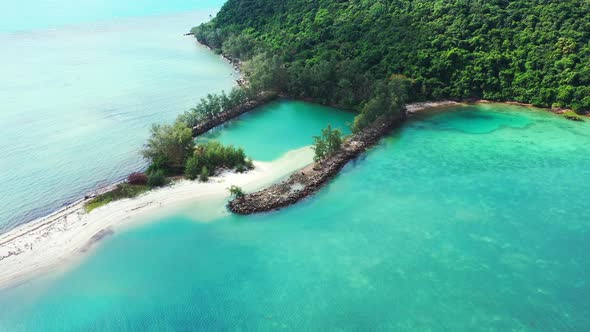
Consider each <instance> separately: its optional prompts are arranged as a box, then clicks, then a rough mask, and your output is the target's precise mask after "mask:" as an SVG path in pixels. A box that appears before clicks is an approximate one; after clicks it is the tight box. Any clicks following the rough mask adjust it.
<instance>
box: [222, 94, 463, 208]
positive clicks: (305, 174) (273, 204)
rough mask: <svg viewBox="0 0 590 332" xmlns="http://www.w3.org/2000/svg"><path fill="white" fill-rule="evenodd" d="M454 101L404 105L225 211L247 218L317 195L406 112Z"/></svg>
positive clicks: (431, 107)
mask: <svg viewBox="0 0 590 332" xmlns="http://www.w3.org/2000/svg"><path fill="white" fill-rule="evenodd" d="M456 105H459V103H457V102H454V101H439V102H424V103H415V104H407V105H406V106H405V112H402V113H401V114H400V115H399V116H395V117H386V116H384V117H381V118H379V119H377V120H375V122H373V123H372V124H371V125H370V126H368V127H367V128H365V129H363V130H362V131H360V132H358V133H356V134H353V135H351V136H348V137H347V138H346V139H345V140H344V142H343V143H342V147H341V149H340V151H338V152H337V153H335V154H334V155H332V156H330V157H328V158H326V160H324V161H322V162H321V163H313V164H311V165H307V166H306V167H303V168H301V169H298V170H297V171H295V172H294V173H293V174H291V175H290V176H289V178H287V179H286V180H284V181H282V182H280V183H275V184H273V185H271V186H269V187H267V188H264V189H262V190H259V191H256V192H252V193H248V194H245V195H244V196H242V197H239V198H235V199H233V200H231V201H230V202H229V203H228V204H227V206H228V209H229V210H230V211H231V212H233V213H236V214H242V215H248V214H254V213H261V212H269V211H273V210H277V209H281V208H284V207H287V206H290V205H293V204H295V203H297V202H299V201H300V200H302V199H305V198H307V197H309V196H311V195H313V194H314V193H315V192H317V191H318V190H319V189H320V188H321V187H322V186H323V185H325V184H326V183H327V182H328V181H329V180H330V179H331V178H332V177H334V176H335V175H336V174H338V173H339V172H340V170H341V169H342V168H343V167H344V166H345V165H346V164H347V163H348V162H349V161H351V160H353V159H355V158H356V157H358V156H359V155H360V154H362V153H364V152H365V151H366V150H367V149H369V148H371V147H373V146H374V145H375V144H377V143H378V142H379V141H380V140H381V138H383V137H384V136H385V135H387V134H388V133H390V132H391V130H393V129H394V128H395V127H397V126H399V125H401V124H402V123H403V122H404V121H405V119H406V114H407V113H416V112H419V111H421V110H425V109H433V108H442V107H450V106H456Z"/></svg>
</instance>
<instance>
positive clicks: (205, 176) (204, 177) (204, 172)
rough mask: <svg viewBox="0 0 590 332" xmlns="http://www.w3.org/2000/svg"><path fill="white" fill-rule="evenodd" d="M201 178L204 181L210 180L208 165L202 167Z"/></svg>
mask: <svg viewBox="0 0 590 332" xmlns="http://www.w3.org/2000/svg"><path fill="white" fill-rule="evenodd" d="M200 180H201V181H203V182H207V181H209V170H208V169H207V166H203V168H202V169H201V177H200Z"/></svg>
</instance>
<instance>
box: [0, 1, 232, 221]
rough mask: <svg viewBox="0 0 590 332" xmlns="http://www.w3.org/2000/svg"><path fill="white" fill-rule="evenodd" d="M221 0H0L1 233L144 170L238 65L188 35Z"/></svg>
mask: <svg viewBox="0 0 590 332" xmlns="http://www.w3.org/2000/svg"><path fill="white" fill-rule="evenodd" d="M223 2H224V1H223V0H216V1H156V0H147V1H136V0H131V1H114V0H105V1H102V0H101V1H95V0H82V1H79V2H76V3H75V4H73V3H72V2H71V1H64V0H39V1H32V2H31V1H0V44H1V45H2V52H0V73H2V79H1V80H0V107H1V111H0V183H1V185H0V233H2V232H5V231H7V230H9V229H12V228H14V227H15V226H17V225H19V224H21V223H23V222H26V221H29V220H31V219H35V218H38V217H41V216H44V215H46V214H48V213H50V212H52V211H55V210H56V209H58V208H59V207H60V206H62V205H64V204H66V203H69V202H72V201H74V200H76V199H79V198H82V197H83V196H84V195H85V194H87V193H89V192H91V191H93V190H95V189H96V188H97V187H102V186H105V185H109V184H111V183H113V182H115V181H117V180H119V179H121V178H123V177H125V176H126V175H127V174H129V173H130V172H133V171H136V170H138V169H141V168H142V167H144V164H145V163H144V161H143V160H142V158H141V157H140V155H139V153H138V150H139V149H140V148H141V146H142V144H143V143H144V142H145V140H146V138H147V137H148V135H149V127H150V126H151V124H152V123H163V122H171V121H173V120H174V118H175V117H176V116H177V115H178V114H179V113H181V112H183V111H185V110H187V109H189V108H191V107H193V106H194V105H195V104H196V103H197V102H198V100H199V99H200V98H201V97H203V96H205V95H206V94H207V93H215V92H220V91H221V90H229V89H231V87H232V86H233V85H234V80H235V79H236V73H234V71H233V68H232V67H231V66H230V65H229V64H228V63H226V62H225V61H224V60H222V59H221V58H220V57H219V56H217V55H214V54H212V53H211V52H210V51H209V50H208V49H206V48H205V47H202V46H197V45H196V42H195V41H194V38H192V37H186V36H183V33H185V32H186V31H188V29H190V28H191V27H192V26H194V25H196V24H198V23H199V22H203V21H204V20H207V19H208V18H209V15H210V14H211V13H215V11H216V10H217V8H219V7H220V6H221V5H222V3H223Z"/></svg>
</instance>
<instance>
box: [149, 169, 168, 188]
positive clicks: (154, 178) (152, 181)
mask: <svg viewBox="0 0 590 332" xmlns="http://www.w3.org/2000/svg"><path fill="white" fill-rule="evenodd" d="M147 184H148V186H150V187H152V188H154V187H161V186H163V185H165V184H166V175H165V173H164V171H163V170H161V169H160V170H157V171H154V172H151V173H150V174H149V175H148V182H147Z"/></svg>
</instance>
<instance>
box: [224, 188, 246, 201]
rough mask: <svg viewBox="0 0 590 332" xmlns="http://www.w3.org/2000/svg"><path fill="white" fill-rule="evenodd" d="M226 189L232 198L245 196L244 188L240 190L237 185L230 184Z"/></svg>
mask: <svg viewBox="0 0 590 332" xmlns="http://www.w3.org/2000/svg"><path fill="white" fill-rule="evenodd" d="M227 190H228V191H229V194H230V196H231V198H232V199H240V198H243V197H244V196H246V194H245V193H244V190H242V188H240V187H238V186H234V185H232V186H231V187H229V188H227Z"/></svg>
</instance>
